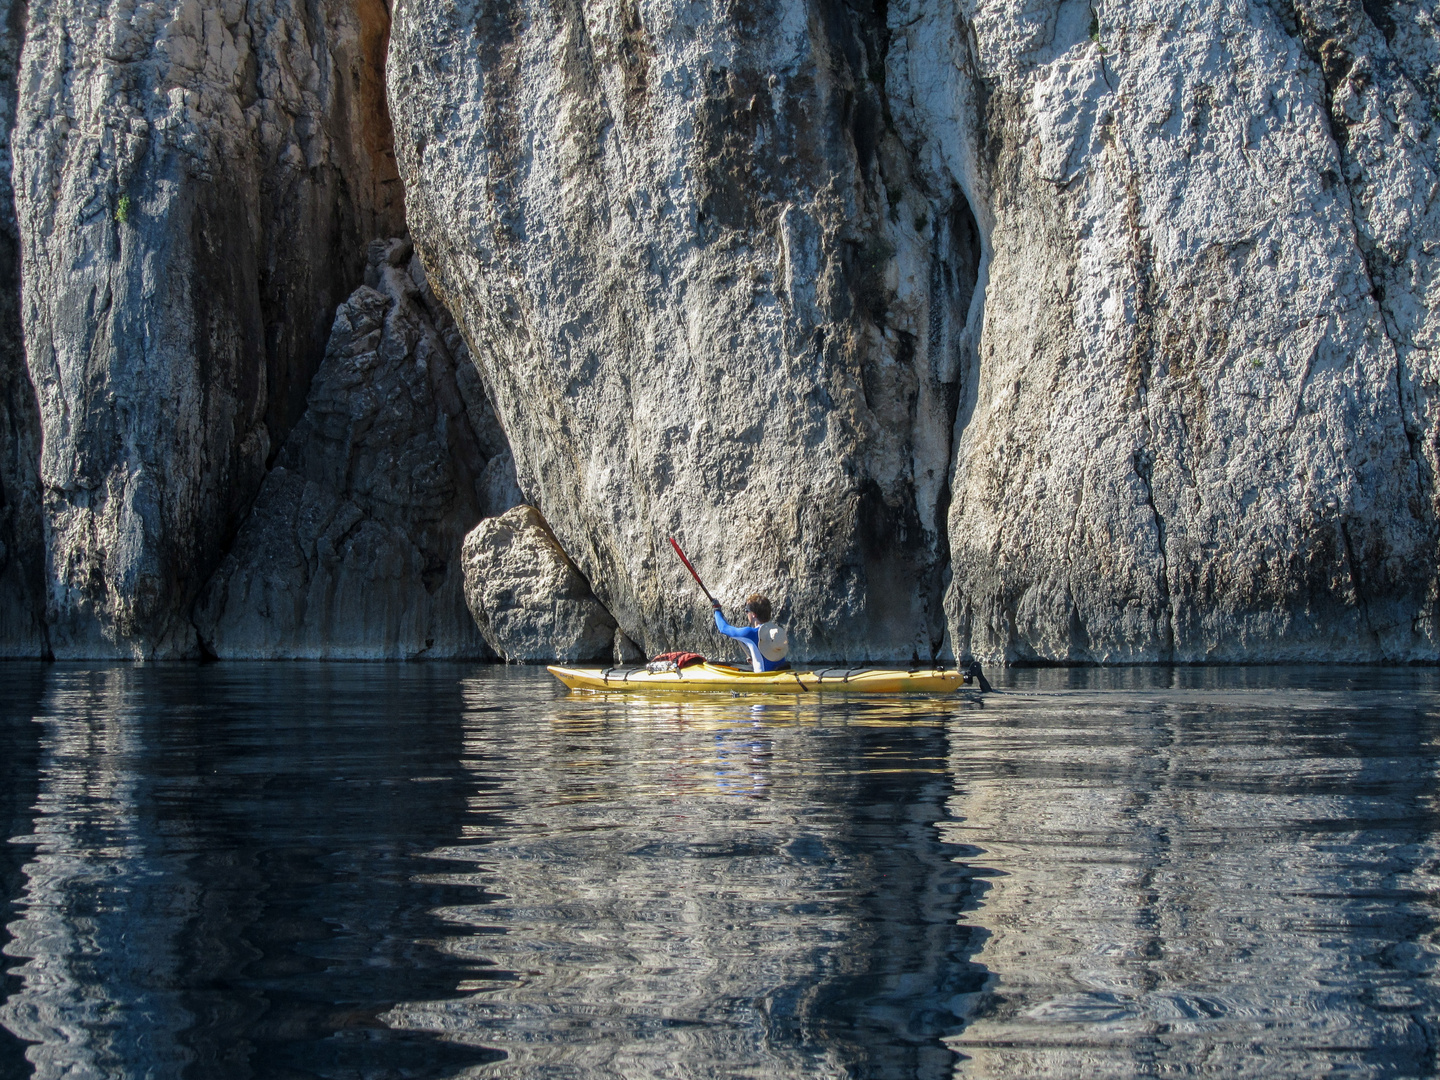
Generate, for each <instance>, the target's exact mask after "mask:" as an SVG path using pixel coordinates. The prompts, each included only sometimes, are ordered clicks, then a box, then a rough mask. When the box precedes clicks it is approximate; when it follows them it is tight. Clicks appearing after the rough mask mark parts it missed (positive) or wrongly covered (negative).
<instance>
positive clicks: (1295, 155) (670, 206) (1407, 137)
mask: <svg viewBox="0 0 1440 1080" xmlns="http://www.w3.org/2000/svg"><path fill="white" fill-rule="evenodd" d="M1437 56H1440V48H1437V38H1436V28H1435V22H1434V17H1433V12H1431V11H1430V10H1429V9H1428V8H1427V7H1425V6H1424V5H1417V4H1395V5H1384V6H1382V5H1370V6H1369V7H1368V8H1367V7H1362V6H1361V5H1360V4H1359V3H1350V2H1339V0H1336V2H1333V3H1327V2H1320V0H1302V2H1300V3H1298V4H1296V5H1295V6H1293V7H1292V6H1290V5H1288V4H1279V5H1268V4H1261V3H1254V2H1248V0H1227V2H1224V3H1219V4H1209V5H1199V6H1196V5H1190V4H1185V3H1182V2H1181V0H1158V2H1156V3H1152V4H1146V5H1140V6H1135V5H1129V6H1119V7H1104V8H1101V7H1092V6H1091V5H1089V4H1087V3H1083V2H1081V0H1065V2H1062V3H1058V4H1045V5H1038V6H1036V5H1028V6H1027V5H1021V4H1017V3H1011V2H1002V0H972V2H966V3H961V4H958V5H956V4H949V3H940V2H920V0H896V2H893V3H890V4H888V5H881V4H875V5H870V4H853V5H852V4H841V3H838V2H835V3H832V2H819V0H816V2H813V3H803V2H800V0H773V2H769V3H759V4H753V5H744V6H743V7H727V8H721V7H718V6H705V5H687V6H681V7H675V6H671V5H664V4H651V3H635V2H632V0H617V2H610V3H598V4H588V5H583V6H582V5H574V6H562V7H553V6H549V5H540V4H536V3H525V2H522V0H511V2H504V3H497V4H493V5H486V6H484V7H473V6H470V5H465V4H459V3H456V2H454V0H402V2H401V3H400V4H399V5H398V8H397V13H396V31H395V38H394V41H393V42H392V51H391V62H390V67H389V79H390V87H391V98H392V103H393V105H394V116H395V121H396V128H397V156H398V160H399V163H400V170H401V173H402V175H403V176H404V178H405V180H406V184H407V198H408V200H409V215H410V224H411V227H412V230H413V231H414V233H415V235H416V239H417V244H418V247H419V250H420V252H421V254H422V257H423V258H424V259H425V261H426V264H427V266H428V267H429V268H430V269H431V271H432V273H433V276H434V277H435V279H436V289H437V292H438V293H440V294H441V295H442V296H443V297H444V299H445V301H446V303H447V304H448V305H449V306H450V308H451V309H452V311H453V312H454V313H455V314H456V317H457V319H458V320H459V322H460V324H461V326H462V328H463V330H464V332H465V334H466V335H467V338H468V339H469V340H470V342H471V344H472V345H473V346H474V347H475V350H476V354H477V361H478V362H479V363H480V364H481V365H482V366H483V367H484V369H485V372H486V375H487V379H488V381H489V383H490V384H492V385H493V388H494V391H495V400H496V406H497V409H498V410H499V412H500V414H501V416H502V418H503V420H504V422H505V425H506V429H507V431H508V432H509V434H510V436H511V440H512V443H513V445H514V449H515V455H516V461H517V465H518V469H519V473H520V475H521V477H522V480H523V481H524V484H523V486H524V487H525V489H526V491H527V492H528V493H531V494H532V495H533V497H535V498H536V499H537V500H538V502H539V504H540V505H541V507H542V508H543V509H544V511H545V513H546V515H547V518H548V520H549V521H550V523H551V526H552V527H553V528H554V530H555V533H556V535H557V537H559V538H560V540H561V542H562V543H563V544H564V546H565V548H566V550H567V552H569V554H570V555H571V556H572V557H573V558H574V559H575V561H576V563H577V565H578V566H579V567H580V568H581V570H582V571H583V572H584V573H585V574H586V576H587V577H588V578H589V579H590V581H591V583H592V585H593V586H594V588H595V590H596V593H597V595H598V596H599V597H600V598H601V599H602V600H603V601H604V602H605V603H606V604H607V605H608V606H609V608H610V609H611V611H612V612H613V613H614V614H615V615H616V617H617V619H618V620H619V622H620V624H621V626H622V627H623V628H624V629H625V630H626V631H627V632H628V633H630V634H631V635H632V636H633V637H635V638H636V639H637V640H642V641H643V642H644V643H645V644H646V645H647V647H651V649H652V651H653V647H654V646H655V645H657V644H660V643H662V642H663V643H664V644H667V645H668V644H689V645H691V646H693V647H697V648H703V647H704V646H705V644H706V643H707V642H708V641H709V640H710V639H709V637H708V634H707V632H706V629H705V627H706V616H707V612H706V610H705V606H704V604H703V602H702V603H697V602H696V599H697V598H696V595H695V593H694V591H693V590H691V589H689V587H688V586H687V585H686V582H685V579H684V577H683V576H682V575H683V570H681V569H680V568H679V566H678V564H676V563H675V562H674V561H673V560H672V559H670V558H669V556H668V551H667V550H666V547H665V539H666V537H667V536H670V535H676V536H679V537H680V538H681V539H682V541H683V542H684V543H685V544H686V546H687V549H688V550H690V552H691V553H692V555H693V556H694V557H695V561H696V563H697V566H698V567H699V568H700V569H701V571H702V573H707V574H709V575H710V578H711V580H712V583H713V587H714V588H715V589H716V590H717V591H718V592H719V593H720V594H721V595H722V597H730V596H738V595H741V594H743V593H744V592H746V591H748V590H749V589H751V588H761V589H764V590H766V591H768V592H770V593H771V595H772V596H774V597H776V598H777V600H778V601H779V614H780V618H781V621H784V622H787V624H788V625H789V626H790V628H791V631H792V641H794V642H795V655H796V658H797V659H802V660H803V659H807V658H818V657H822V656H846V657H848V658H851V659H856V660H859V659H867V658H868V659H882V658H885V659H895V658H906V659H908V658H909V657H910V656H912V655H919V656H921V657H926V656H928V655H929V654H930V653H931V652H932V651H935V650H937V649H940V648H942V640H941V635H942V619H941V615H940V608H941V603H940V597H941V593H942V592H946V593H947V597H948V602H947V604H946V607H947V609H948V612H949V616H948V626H949V630H950V636H951V642H952V645H953V648H954V650H955V651H956V652H957V653H963V652H973V653H974V654H976V655H979V656H981V657H982V658H985V659H1001V658H1005V659H1020V660H1025V659H1039V660H1053V659H1075V660H1084V661H1102V662H1126V661H1155V660H1162V661H1163V660H1171V659H1174V660H1240V659H1245V658H1263V659H1286V658H1291V659H1294V658H1327V659H1365V660H1375V659H1382V658H1383V659H1425V658H1434V657H1435V656H1436V655H1437V650H1440V638H1437V634H1440V629H1437V622H1436V604H1437V592H1436V580H1437V576H1436V554H1437V528H1436V495H1435V485H1434V475H1435V470H1436V467H1437V463H1440V449H1437V443H1436V434H1437V428H1436V425H1435V422H1434V417H1433V412H1434V409H1435V406H1434V404H1433V402H1434V401H1435V400H1436V394H1437V392H1440V382H1437V371H1436V369H1435V367H1434V362H1433V360H1432V359H1431V355H1430V354H1431V350H1432V348H1433V345H1432V342H1433V339H1434V336H1435V320H1434V318H1433V317H1432V315H1431V310H1432V307H1433V306H1434V304H1433V301H1434V299H1435V289H1436V288H1437V287H1440V286H1436V285H1435V284H1434V283H1433V280H1432V278H1433V274H1432V269H1431V268H1432V265H1433V262H1434V257H1433V251H1434V244H1433V243H1431V241H1430V240H1429V237H1431V236H1433V235H1434V234H1435V232H1436V224H1437V223H1436V222H1435V221H1434V220H1433V215H1434V214H1435V213H1440V211H1435V210H1434V209H1433V208H1432V203H1433V200H1432V198H1431V196H1430V192H1431V190H1432V188H1433V186H1434V184H1435V180H1436V161H1437V153H1436V147H1437V138H1440V125H1434V124H1433V113H1434V110H1435V109H1436V108H1440V98H1437V92H1436V86H1437V77H1440V69H1437ZM947 582H948V588H947Z"/></svg>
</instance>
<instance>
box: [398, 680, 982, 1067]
mask: <svg viewBox="0 0 1440 1080" xmlns="http://www.w3.org/2000/svg"><path fill="white" fill-rule="evenodd" d="M504 693H505V688H504V687H503V685H500V684H497V683H496V682H494V681H493V680H490V679H479V680H474V681H472V682H470V683H468V684H467V686H466V689H465V697H466V706H467V731H466V745H465V752H466V755H467V762H466V763H467V765H468V766H469V767H470V768H472V769H473V770H474V772H475V775H476V779H477V789H478V790H477V793H476V794H475V796H474V797H473V798H472V799H471V802H470V807H469V809H470V821H469V823H468V824H467V825H466V826H465V828H464V830H463V834H462V837H461V838H460V839H461V840H462V841H463V842H461V843H457V844H454V845H451V846H448V847H446V848H443V849H441V850H438V851H437V852H436V853H435V854H436V856H437V857H438V858H440V859H444V860H446V861H447V862H449V863H450V867H449V868H448V870H441V869H440V868H437V871H438V872H437V873H436V875H435V876H434V877H433V878H432V879H431V880H434V881H437V882H445V883H447V884H456V885H458V884H466V885H471V886H473V887H476V888H477V889H483V890H484V892H485V898H484V901H483V902H481V903H475V904H471V905H465V906H459V907H455V908H452V909H449V910H448V911H446V912H445V913H444V914H445V916H446V917H447V918H448V919H449V920H451V922H452V923H453V924H454V929H453V932H452V935H451V936H450V937H449V939H448V940H447V942H446V945H445V947H446V949H447V951H449V952H451V953H452V954H453V955H455V956H457V957H461V958H464V959H465V960H467V961H469V962H471V963H474V964H476V965H478V967H479V970H477V973H476V976H475V977H474V978H473V979H471V980H469V981H467V982H466V983H465V984H464V985H463V989H466V990H470V991H473V992H474V994H473V996H469V997H465V998H458V999H455V1000H451V1001H447V1002H430V1003H425V1004H417V1005H407V1006H402V1007H400V1008H397V1009H396V1010H395V1011H394V1012H392V1013H391V1014H389V1015H388V1016H387V1017H386V1019H387V1020H388V1021H390V1022H391V1023H393V1024H395V1025H397V1026H405V1027H414V1028H418V1029H423V1030H438V1031H445V1032H449V1033H452V1034H453V1035H454V1036H455V1037H457V1038H463V1039H479V1040H481V1041H483V1042H485V1043H487V1044H489V1045H494V1046H499V1047H503V1048H504V1049H505V1050H506V1051H507V1053H508V1054H509V1055H510V1056H509V1060H507V1061H506V1062H505V1063H504V1064H503V1065H501V1066H497V1069H496V1072H497V1075H505V1076H512V1075H513V1076H517V1077H519V1076H527V1077H528V1076H562V1075H563V1076H567V1077H568V1076H596V1077H600V1076H606V1077H609V1076H623V1077H636V1078H638V1077H662V1076H663V1077H670V1076H709V1075H714V1076H721V1075H724V1076H733V1075H747V1076H767V1077H772V1076H773V1077H801V1076H805V1077H841V1076H849V1075H863V1076H874V1077H890V1076H894V1077H902V1076H903V1077H917V1076H918V1077H944V1076H949V1075H950V1073H951V1070H952V1064H953V1056H952V1054H951V1053H949V1052H948V1051H947V1050H946V1049H945V1047H944V1045H943V1043H941V1041H940V1038H939V1036H940V1035H941V1034H943V1033H945V1032H946V1031H953V1030H957V1028H958V1024H957V1021H956V1017H955V1016H954V1014H953V1013H952V1012H951V1011H950V1008H951V1005H952V1003H953V1002H954V1001H955V1000H956V998H957V996H960V995H964V994H965V993H967V992H972V993H973V992H974V991H975V990H978V989H979V987H980V986H981V984H982V983H983V979H984V975H983V973H982V972H979V971H978V970H976V969H974V968H972V966H971V965H970V964H968V962H967V960H966V955H967V953H968V948H969V933H968V931H967V930H965V929H964V928H960V927H957V926H956V924H955V908H956V906H957V894H958V893H960V892H962V891H964V890H966V889H968V887H969V882H968V871H967V870H966V868H965V867H963V866H961V865H958V864H957V863H955V862H954V861H953V856H954V852H953V851H951V850H948V849H947V848H946V846H945V845H943V844H941V843H940V842H938V838H937V835H936V827H935V825H936V822H937V820H938V819H939V818H940V817H942V816H943V815H944V812H945V811H944V804H945V799H946V797H947V796H948V795H949V794H950V790H951V789H950V782H949V778H948V776H947V775H946V771H945V756H946V740H945V728H944V724H945V722H946V721H947V720H948V719H949V718H950V717H951V716H953V715H954V714H955V713H956V711H957V708H962V709H963V708H964V706H958V707H957V705H956V704H955V703H954V702H933V701H925V702H901V703H891V704H867V703H849V704H845V705H840V704H836V705H833V706H827V707H822V706H818V705H817V704H816V703H815V702H813V701H798V700H797V701H793V702H790V703H786V704H758V703H747V702H745V701H743V700H737V699H731V698H725V699H722V700H719V701H697V700H690V701H681V702H665V701H658V700H649V701H647V700H643V699H631V700H623V699H622V700H615V699H609V700H606V699H597V698H595V697H593V696H584V697H576V698H569V699H562V700H558V701H555V702H553V703H552V704H550V705H548V707H546V708H545V709H542V710H537V712H538V715H536V716H535V718H534V720H533V721H530V723H531V725H532V726H531V728H530V731H529V733H528V735H527V736H526V737H525V738H524V743H525V753H524V755H523V756H522V757H519V758H517V756H516V754H515V745H516V740H517V733H516V732H515V731H514V729H513V728H511V727H507V726H504V725H496V724H495V723H493V722H492V720H491V717H492V716H494V715H495V714H496V713H497V712H500V711H502V710H503V709H504V707H505V705H504V703H505V697H504ZM497 770H498V771H501V772H503V773H504V775H505V781H504V782H502V783H496V782H495V781H494V779H493V778H494V777H495V776H496V774H497Z"/></svg>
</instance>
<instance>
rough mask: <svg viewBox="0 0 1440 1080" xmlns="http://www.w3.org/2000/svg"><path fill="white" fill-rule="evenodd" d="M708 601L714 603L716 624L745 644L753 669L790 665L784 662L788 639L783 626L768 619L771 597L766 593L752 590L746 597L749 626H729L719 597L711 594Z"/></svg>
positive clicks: (724, 632) (769, 669) (723, 631)
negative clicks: (722, 611) (765, 595)
mask: <svg viewBox="0 0 1440 1080" xmlns="http://www.w3.org/2000/svg"><path fill="white" fill-rule="evenodd" d="M710 603H712V604H713V605H714V606H715V628H716V629H717V630H719V631H720V632H721V633H722V634H724V635H725V636H726V637H732V638H734V639H735V640H736V641H738V642H740V643H741V644H742V645H744V646H745V648H746V651H748V652H749V653H750V666H751V667H752V668H753V669H754V670H755V671H779V670H780V669H782V668H787V667H789V666H790V665H789V664H787V663H785V654H786V653H788V652H789V651H790V643H789V641H788V640H787V639H786V637H785V630H784V628H782V627H781V626H780V625H779V624H777V623H773V622H771V621H770V600H769V599H768V598H767V597H764V596H761V595H760V594H759V593H751V594H750V596H749V597H748V598H747V599H746V600H745V616H746V618H747V619H748V620H749V622H750V625H749V626H731V625H730V624H729V623H728V622H726V621H725V616H724V615H723V614H721V611H720V603H719V601H717V600H715V599H714V598H713V597H712V598H711V600H710Z"/></svg>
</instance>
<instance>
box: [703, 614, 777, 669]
mask: <svg viewBox="0 0 1440 1080" xmlns="http://www.w3.org/2000/svg"><path fill="white" fill-rule="evenodd" d="M715 629H716V630H719V631H720V633H722V634H724V635H725V636H726V637H732V638H734V639H735V640H736V641H738V642H740V643H741V644H742V645H744V646H745V648H746V649H747V650H748V651H749V653H750V666H751V667H752V668H753V669H754V670H756V671H776V670H778V669H779V668H780V666H781V665H782V664H784V663H785V661H784V660H766V659H765V657H764V656H762V655H761V654H760V631H759V630H758V629H756V628H755V627H753V626H731V625H730V624H729V623H728V622H726V621H725V616H724V615H722V614H720V609H719V608H716V609H715Z"/></svg>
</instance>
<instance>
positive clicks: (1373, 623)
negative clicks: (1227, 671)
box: [891, 0, 1440, 662]
mask: <svg viewBox="0 0 1440 1080" xmlns="http://www.w3.org/2000/svg"><path fill="white" fill-rule="evenodd" d="M902 8H903V9H904V10H906V11H911V12H913V14H914V15H915V16H916V17H918V21H914V22H912V21H911V20H909V19H904V17H903V13H902ZM891 11H892V13H893V17H894V18H895V20H896V25H899V24H900V23H901V22H902V21H903V23H904V26H905V29H904V31H903V34H897V43H896V46H895V47H893V48H892V52H891V55H892V57H894V58H896V62H897V63H898V62H899V57H900V55H901V54H902V51H903V52H905V53H908V54H909V55H910V56H912V57H916V58H917V60H916V62H918V61H919V58H920V57H923V56H927V55H932V54H933V52H934V49H935V45H934V42H935V40H936V39H937V36H939V37H943V36H944V34H946V33H948V31H949V28H950V27H951V26H952V25H953V23H952V22H951V21H950V19H949V17H948V16H946V15H943V14H941V12H940V10H939V8H938V6H934V5H928V6H927V5H918V4H915V5H892V7H891ZM1367 12H1373V13H1374V14H1373V16H1372V15H1371V14H1367ZM1386 13H1388V14H1386ZM1092 15H1093V20H1092ZM965 17H966V20H967V25H969V26H970V27H971V28H972V29H973V33H974V37H973V47H972V48H971V49H969V50H967V51H966V54H965V55H966V63H967V64H968V65H969V66H970V70H971V71H972V72H973V74H974V79H975V81H972V82H971V83H970V86H971V89H970V90H969V91H968V93H970V94H971V95H972V97H973V95H974V94H976V93H977V92H978V88H979V87H980V86H983V87H984V94H985V109H986V122H985V126H984V137H985V140H986V143H985V145H986V156H987V167H986V169H985V185H984V195H983V201H984V204H985V205H986V207H987V208H988V215H989V216H988V218H987V221H988V222H989V225H988V237H989V243H990V249H991V251H992V261H991V263H990V279H989V287H988V289H987V293H986V321H985V327H984V331H983V344H982V346H981V350H980V363H979V369H978V372H979V377H978V380H977V382H976V384H975V387H974V391H975V393H974V397H973V400H972V399H967V405H966V407H965V408H964V409H963V410H962V416H961V421H962V426H963V434H962V435H961V437H960V439H959V442H958V446H957V453H956V458H955V468H954V477H955V480H954V500H953V503H952V507H951V510H950V539H951V548H952V553H953V560H954V562H953V572H954V585H953V595H952V610H953V612H954V615H955V620H956V622H955V626H954V629H955V630H956V640H957V647H960V648H963V647H965V646H967V645H968V646H970V647H972V648H973V649H974V651H975V652H977V653H979V654H982V655H985V656H1001V655H1004V656H1008V657H1012V658H1019V659H1026V658H1040V659H1054V658H1067V657H1068V658H1075V659H1081V660H1100V661H1113V662H1124V661H1132V660H1140V661H1148V660H1168V659H1176V660H1238V659H1243V658H1246V657H1260V658H1265V659H1300V658H1330V659H1355V660H1375V659H1381V658H1389V659H1411V658H1433V657H1434V656H1435V655H1436V652H1437V645H1440V639H1437V625H1436V621H1435V615H1436V608H1435V601H1436V596H1435V587H1436V524H1435V523H1436V512H1435V507H1436V503H1435V487H1434V473H1435V466H1436V442H1435V440H1436V434H1437V429H1436V426H1435V423H1434V418H1433V415H1432V414H1433V411H1434V407H1435V406H1434V405H1433V404H1432V401H1433V398H1434V394H1435V391H1436V387H1437V383H1436V370H1435V368H1434V361H1433V359H1431V350H1432V348H1433V342H1434V339H1435V334H1436V326H1437V324H1436V322H1435V318H1434V316H1433V315H1432V314H1431V312H1432V309H1433V308H1434V306H1435V301H1436V300H1437V299H1440V295H1437V292H1436V290H1437V287H1440V286H1437V285H1436V283H1435V282H1434V280H1433V276H1434V266H1435V261H1434V254H1433V253H1434V250H1435V246H1434V244H1433V242H1431V240H1430V239H1429V237H1431V236H1433V235H1434V234H1435V231H1436V226H1437V220H1436V218H1435V216H1434V215H1435V214H1436V213H1437V211H1436V210H1435V208H1434V206H1433V198H1432V196H1431V195H1430V194H1429V192H1431V191H1432V189H1433V187H1434V184H1435V182H1436V179H1437V177H1436V161H1437V154H1436V149H1437V142H1436V140H1437V136H1440V129H1437V128H1436V127H1435V126H1434V124H1433V110H1434V109H1435V108H1436V107H1437V106H1440V98H1437V94H1436V80H1437V76H1440V69H1437V67H1436V61H1437V39H1436V28H1435V24H1434V13H1433V8H1429V7H1427V6H1426V5H1421V4H1394V5H1379V4H1375V5H1365V6H1364V7H1363V8H1362V5H1361V4H1360V3H1358V2H1357V3H1347V2H1334V3H1327V2H1306V0H1302V2H1300V3H1298V4H1296V5H1294V6H1293V7H1292V6H1291V5H1289V4H1274V5H1270V4H1262V3H1251V2H1244V0H1231V2H1226V3H1219V4H1207V5H1199V6H1196V5H1188V4H1184V3H1180V2H1178V0H1176V2H1169V0H1165V2H1160V3H1153V4H1144V5H1119V6H1105V7H1100V6H1096V7H1095V8H1094V9H1092V8H1090V7H1089V6H1087V5H1085V4H1083V3H1063V4H1059V5H1051V6H1047V7H1042V8H1035V9H1033V10H1031V9H1026V10H1024V11H1022V10H1021V8H1020V7H1019V6H1018V5H1012V4H1004V3H978V4H975V5H967V7H966V11H965ZM1377 20H1378V21H1377ZM900 40H904V41H905V42H906V43H907V44H906V45H905V47H904V50H901V48H900V46H899V42H900ZM917 85H921V86H925V87H931V88H933V84H932V83H928V82H927V83H922V84H917ZM922 99H923V100H924V101H926V102H934V101H935V97H934V95H933V92H932V89H926V90H925V91H924V94H923V95H922ZM939 104H943V102H941V103H937V105H936V106H934V107H939Z"/></svg>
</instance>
